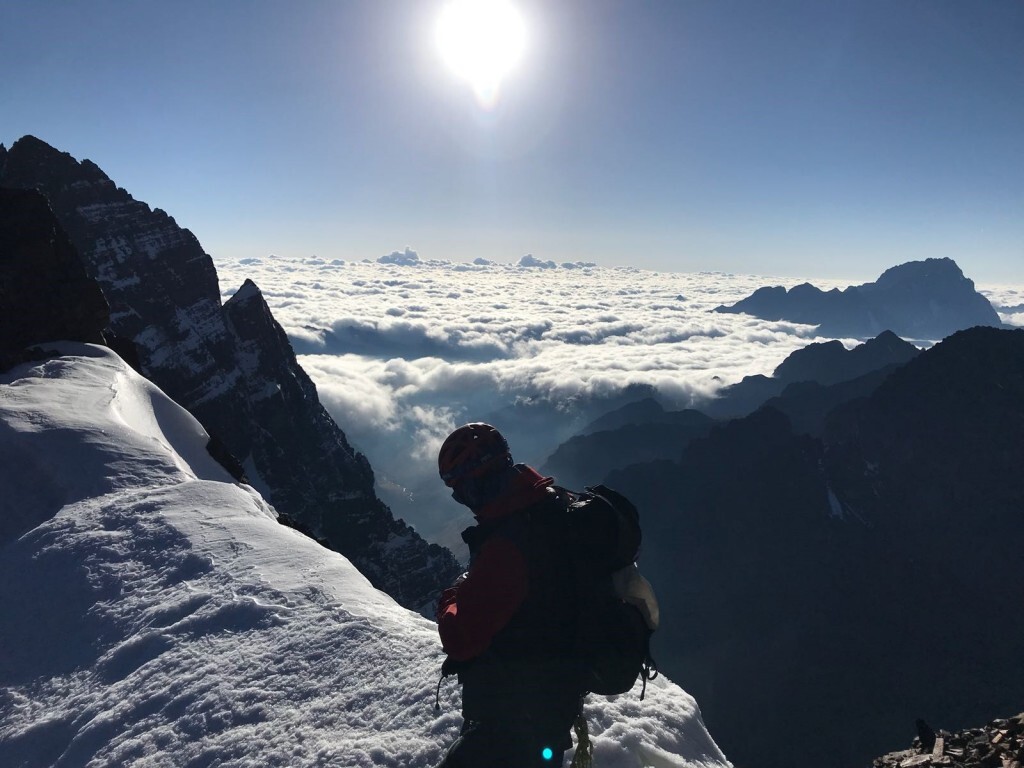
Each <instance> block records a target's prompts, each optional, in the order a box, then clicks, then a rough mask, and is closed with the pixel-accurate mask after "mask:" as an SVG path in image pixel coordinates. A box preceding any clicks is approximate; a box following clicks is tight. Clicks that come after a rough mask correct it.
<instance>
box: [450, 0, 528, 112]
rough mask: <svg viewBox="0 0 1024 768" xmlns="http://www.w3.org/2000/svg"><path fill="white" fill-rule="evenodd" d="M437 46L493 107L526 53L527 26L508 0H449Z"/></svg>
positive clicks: (480, 99) (479, 98) (484, 103)
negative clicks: (509, 75) (506, 81)
mask: <svg viewBox="0 0 1024 768" xmlns="http://www.w3.org/2000/svg"><path fill="white" fill-rule="evenodd" d="M437 46H438V49H439V50H440V52H441V57H442V58H443V59H444V61H445V63H446V64H447V65H448V67H449V69H451V71H452V72H453V73H454V74H455V75H456V76H457V77H459V78H460V79H462V80H465V81H466V82H468V83H469V85H470V86H471V87H472V89H473V92H474V94H476V98H477V101H478V102H479V103H480V105H481V106H482V107H484V108H490V107H493V106H494V105H495V104H496V103H497V100H498V94H499V91H500V88H501V83H502V80H504V79H505V77H506V76H507V75H508V74H509V73H510V72H511V71H512V70H513V69H514V68H515V66H516V65H517V64H518V63H519V60H520V59H521V58H522V56H523V51H524V49H525V48H526V26H525V24H524V23H523V17H522V15H521V14H520V13H519V11H518V10H517V9H516V7H515V6H514V5H512V3H510V2H508V0H449V2H447V3H446V4H445V6H444V8H443V9H442V10H441V15H440V17H439V18H438V22H437Z"/></svg>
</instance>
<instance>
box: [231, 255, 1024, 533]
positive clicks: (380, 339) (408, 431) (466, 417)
mask: <svg viewBox="0 0 1024 768" xmlns="http://www.w3.org/2000/svg"><path fill="white" fill-rule="evenodd" d="M217 268H218V271H219V273H220V281H221V285H222V287H223V288H224V292H225V293H224V295H225V297H227V296H228V295H230V294H231V293H232V292H233V291H234V290H235V288H236V287H237V286H239V285H241V283H242V282H243V281H244V279H245V278H251V279H253V280H254V281H255V282H256V283H257V284H258V285H259V286H260V288H261V289H262V291H263V293H264V296H265V297H266V299H267V302H268V303H269V304H270V307H271V309H272V310H273V312H274V316H275V317H276V318H277V320H278V322H280V323H281V325H282V326H283V327H284V329H285V331H286V332H287V333H288V335H289V336H290V338H291V340H292V344H293V346H294V347H295V349H296V353H297V354H298V355H299V356H300V363H301V364H302V366H303V367H304V368H305V369H306V371H307V372H308V373H309V375H310V376H311V377H312V378H313V380H314V381H315V382H316V384H317V387H318V390H319V393H320V397H321V399H322V400H323V402H324V405H325V406H326V407H327V408H328V410H329V411H330V412H331V413H332V415H334V417H335V418H336V419H337V421H338V423H339V424H340V425H341V427H342V429H344V430H345V431H346V433H347V434H348V435H349V437H350V438H351V439H352V440H353V442H354V443H355V444H356V445H357V446H359V448H360V449H361V450H363V451H364V452H365V453H366V454H367V456H368V458H369V459H370V462H371V463H372V465H373V466H374V469H375V471H376V472H377V475H378V482H379V485H380V487H381V491H382V496H384V497H385V500H387V501H388V502H389V503H391V504H392V506H393V507H395V511H396V513H398V514H400V515H402V516H403V517H406V518H407V519H408V520H409V521H410V522H411V523H413V524H414V525H417V526H418V527H419V528H420V530H421V531H422V532H423V533H424V535H427V536H428V537H431V538H434V539H439V540H442V541H443V542H444V543H447V544H453V542H454V541H455V539H454V538H453V537H452V530H451V528H452V527H453V523H452V518H453V512H454V511H455V510H456V508H455V507H454V505H452V504H451V502H446V501H444V498H443V492H444V489H443V487H441V486H440V483H439V482H438V481H437V479H436V474H435V470H434V456H435V455H436V450H437V447H438V446H439V445H440V441H441V440H442V439H443V438H444V436H445V435H446V434H447V433H448V432H449V431H450V430H451V429H452V428H453V427H455V426H458V425H459V424H461V423H464V422H466V421H473V420H481V419H490V420H494V421H496V422H502V423H498V426H499V427H500V428H502V429H503V431H505V432H506V433H507V434H509V436H510V438H515V440H516V441H514V442H513V448H514V449H517V448H518V451H517V458H521V459H522V460H526V461H529V462H531V463H534V464H541V463H542V462H543V461H544V459H545V458H546V457H547V455H548V453H550V451H551V450H553V449H554V448H555V447H556V446H557V445H558V443H559V442H561V441H562V440H564V439H566V438H567V437H569V436H570V435H571V434H572V432H573V430H574V429H578V428H579V427H581V426H583V423H582V422H583V421H585V420H586V419H587V418H589V417H591V416H592V415H593V414H594V413H595V412H600V409H601V407H602V405H603V404H606V405H607V406H608V407H613V406H614V405H615V404H617V403H618V402H620V400H617V398H620V399H621V397H622V393H623V392H626V391H637V392H641V393H642V392H645V391H654V392H656V393H657V395H658V396H659V397H660V398H661V399H662V401H663V403H664V404H665V405H666V406H667V407H673V408H683V407H687V406H691V405H699V403H700V402H701V400H703V399H705V398H707V397H709V396H712V395H713V394H714V392H715V390H717V389H718V388H719V387H721V386H723V385H725V384H730V383H733V382H735V381H738V380H739V379H741V378H742V377H743V376H746V375H750V374H756V373H765V374H770V373H771V371H772V370H773V369H774V368H775V366H777V365H778V364H779V363H780V362H782V360H783V359H785V357H786V356H787V355H788V354H789V353H791V352H792V351H793V350H795V349H798V348H800V347H803V346H805V345H806V344H807V343H808V341H809V340H810V338H811V336H812V335H813V328H812V327H810V326H803V325H798V324H795V323H788V322H768V321H763V320H759V319H755V318H751V317H747V316H743V315H730V314H720V313H713V312H712V311H711V310H712V309H713V308H714V307H716V306H718V305H720V304H728V303H733V302H735V301H737V300H739V299H741V298H743V297H745V296H747V295H749V294H750V293H751V292H753V291H754V290H755V289H756V288H758V287H761V286H763V285H778V284H782V285H785V286H786V287H791V286H793V285H796V284H798V283H800V282H804V280H803V279H800V278H788V279H785V280H780V279H777V278H769V277H762V276H751V275H733V274H723V273H698V274H677V273H657V272H649V271H643V270H638V269H631V268H601V267H594V266H593V265H590V264H587V263H583V262H577V263H572V264H565V265H561V266H559V265H555V264H554V263H552V262H543V261H541V260H539V259H536V258H534V257H524V258H523V259H522V260H521V261H520V262H519V264H515V265H511V264H494V263H490V262H486V260H483V259H480V260H478V262H477V263H474V264H464V263H448V262H442V261H433V260H423V259H420V257H419V256H418V255H417V254H416V253H415V251H412V250H411V249H408V248H406V249H405V250H404V251H401V252H399V251H396V252H394V253H392V254H390V255H389V256H385V257H382V258H381V259H378V260H377V261H376V262H371V261H364V262H347V263H346V262H339V261H333V262H327V261H324V260H321V259H304V260H296V259H285V258H279V257H273V256H271V257H267V258H263V259H246V260H244V263H243V262H228V261H221V262H218V263H217ZM865 279H871V276H865ZM812 282H814V283H815V284H816V285H818V286H819V287H822V288H824V289H828V288H832V287H839V288H843V287H845V286H846V283H845V282H838V281H831V282H830V281H822V280H813V281H812ZM1015 291H1016V289H1014V288H1000V289H998V291H997V292H996V293H993V295H992V298H993V303H997V302H1001V303H1002V305H1003V306H1007V307H1011V306H1014V305H1016V304H1019V303H1020V302H1021V301H1024V299H1021V298H1020V295H1019V294H1017V293H1015ZM1011 314H1012V313H1009V312H1008V313H1007V314H1006V315H1005V316H1004V319H1010V316H1011ZM850 343H852V342H850ZM628 388H632V389H631V390H629V389H628ZM597 479H599V478H595V481H596V480H597ZM456 517H458V516H457V515H456ZM463 519H464V518H463Z"/></svg>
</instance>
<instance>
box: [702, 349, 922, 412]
mask: <svg viewBox="0 0 1024 768" xmlns="http://www.w3.org/2000/svg"><path fill="white" fill-rule="evenodd" d="M918 352H920V350H919V349H918V348H917V347H915V346H914V345H913V344H911V343H909V342H907V341H904V340H903V339H901V338H900V337H899V336H897V335H896V334H894V333H893V332H892V331H884V332H883V333H880V334H879V335H878V336H877V337H876V338H873V339H868V340H867V341H866V342H864V343H863V344H859V345H857V346H856V347H854V348H853V349H846V347H844V346H843V343H842V342H840V341H826V342H820V343H814V344H808V345H807V346H806V347H804V348H803V349H798V350H796V351H795V352H793V353H792V354H790V355H789V357H787V358H786V359H785V360H783V361H782V363H780V364H779V366H778V367H777V368H776V369H775V371H774V372H773V373H772V375H771V376H761V375H757V376H746V377H744V379H743V381H741V382H739V383H737V384H733V385H732V386H730V387H726V388H725V389H723V390H722V391H721V392H720V393H719V395H718V397H717V398H716V399H715V400H712V401H711V402H709V403H707V404H706V405H704V406H702V408H703V409H704V410H705V411H707V413H709V414H710V415H712V416H714V417H716V418H735V417H737V416H746V415H748V414H750V413H753V412H754V411H755V410H756V409H757V408H759V407H761V406H762V405H763V404H764V403H766V402H768V401H769V400H771V398H775V397H779V396H781V395H783V393H784V392H785V391H786V389H787V387H791V386H793V385H806V384H807V383H811V384H814V385H818V387H819V388H820V387H829V386H831V385H835V384H839V383H842V382H850V381H854V380H856V379H860V378H862V377H867V376H868V375H869V374H872V373H874V372H876V371H880V370H883V369H887V368H889V367H890V366H898V365H902V364H903V363H906V362H908V361H910V360H912V359H913V358H914V357H915V356H916V355H917V354H918ZM865 381H867V380H865ZM804 389H805V390H806V386H804ZM847 389H850V394H851V395H853V394H855V393H856V392H860V393H861V394H862V395H867V394H869V393H870V389H868V390H866V391H863V387H862V388H860V389H857V388H852V389H851V388H847ZM798 392H799V389H793V390H791V391H790V398H789V399H790V400H792V399H794V397H795V396H797V394H798ZM838 392H841V390H835V391H833V395H835V394H836V393H838ZM800 394H803V393H800ZM847 399H848V398H847ZM838 402H841V400H840V401H836V402H835V404H838ZM783 410H785V409H783Z"/></svg>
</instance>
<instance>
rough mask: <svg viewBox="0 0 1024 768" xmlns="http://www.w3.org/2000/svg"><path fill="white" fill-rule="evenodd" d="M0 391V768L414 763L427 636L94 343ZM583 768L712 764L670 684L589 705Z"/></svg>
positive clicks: (431, 637)
mask: <svg viewBox="0 0 1024 768" xmlns="http://www.w3.org/2000/svg"><path fill="white" fill-rule="evenodd" d="M57 346H58V347H59V349H60V350H61V352H62V353H63V356H62V357H59V358H54V359H51V360H48V361H45V362H41V363H37V364H30V365H24V366H21V367H19V368H16V369H14V370H12V371H10V372H8V373H6V374H3V375H2V376H0V466H2V467H3V470H2V472H0V763H2V764H3V765H4V766H51V765H53V766H113V765H118V766H120V765H146V766H186V767H188V768H199V767H200V766H214V765H216V766H307V765H310V766H311V765H323V766H327V765H330V766H393V767H394V768H417V767H422V768H428V767H429V766H433V765H435V764H436V763H437V762H438V761H439V760H440V759H441V756H442V754H443V749H444V747H445V745H447V744H449V743H450V742H451V741H452V740H453V739H454V737H455V735H456V732H457V728H458V726H459V724H460V721H461V718H460V717H459V714H458V711H459V708H458V688H457V686H456V685H455V684H454V683H453V682H451V681H446V684H445V685H444V686H443V687H442V689H441V712H440V713H436V712H435V711H434V708H433V703H434V688H435V685H436V683H437V679H438V677H437V676H438V671H439V669H440V664H441V653H440V648H439V643H438V640H437V635H436V631H435V628H434V626H433V624H431V623H430V622H429V621H427V620H425V619H423V618H422V617H420V616H418V615H416V614H414V613H411V612H409V611H407V610H405V609H403V608H401V607H400V606H398V604H397V603H395V602H394V601H393V600H392V599H391V598H390V597H388V596H387V595H385V594H384V593H382V592H379V591H377V590H376V589H374V588H373V587H372V586H371V585H370V584H369V582H368V581H367V580H366V579H365V578H364V577H363V576H362V575H361V574H360V573H359V572H358V571H356V569H355V568H354V567H353V566H352V565H351V564H350V563H349V562H348V561H347V560H345V559H344V558H343V557H341V556H340V555H338V554H336V553H334V552H331V551H328V550H325V549H323V548H321V547H320V546H319V545H317V544H316V543H314V542H313V541H311V540H309V539H307V538H305V537H303V536H301V535H300V534H298V533H296V532H295V531H293V530H291V529H288V528H285V527H284V526H281V525H278V524H277V522H276V520H275V513H274V511H273V509H272V508H270V507H269V506H268V505H267V504H266V503H265V502H264V501H263V499H262V498H261V497H260V496H259V495H258V494H257V493H256V492H255V491H254V490H253V489H252V488H250V487H248V486H244V485H239V484H237V483H234V482H233V481H232V480H231V478H230V477H229V476H228V474H227V473H226V472H225V471H224V470H223V469H222V468H221V467H220V466H219V465H218V464H216V463H215V462H214V461H213V460H212V459H211V458H210V457H209V456H208V455H207V453H206V451H205V444H206V441H207V435H206V433H205V432H204V431H203V429H202V427H200V426H199V424H198V422H196V421H195V420H194V419H193V418H192V417H191V416H190V415H189V414H188V413H187V412H186V411H184V410H182V409H181V408H179V407H178V406H177V405H175V404H174V403H173V402H172V401H170V400H169V399H168V398H166V397H165V396H164V395H163V393H162V392H160V390H158V389H157V388H156V387H154V386H153V385H152V384H150V383H149V382H148V381H146V380H145V379H143V378H141V377H140V376H138V375H137V374H135V373H134V372H133V371H132V370H131V369H130V368H128V366H127V365H125V364H124V363H123V362H122V361H121V359H120V358H118V357H117V356H116V355H115V354H113V353H112V352H110V351H109V350H107V349H105V348H102V347H96V346H90V345H84V344H71V343H62V344H59V345H57ZM587 711H588V714H589V719H590V722H591V729H592V732H595V733H596V734H597V736H596V738H595V746H596V750H595V753H596V754H595V766H597V768H627V767H628V768H639V767H640V766H654V767H656V768H669V767H675V766H678V767H680V768H684V767H694V768H696V766H726V765H728V763H727V761H726V760H725V758H724V756H723V755H722V753H721V752H720V751H719V749H718V748H717V746H716V745H715V744H714V742H713V741H712V740H711V738H710V736H709V735H708V734H707V732H706V731H705V729H704V726H703V723H702V722H701V720H700V716H699V713H698V711H697V707H696V705H695V703H694V701H693V699H692V698H691V697H690V696H689V695H687V694H686V693H685V692H683V691H682V690H680V689H679V688H678V687H677V686H675V685H674V684H672V683H670V682H668V681H665V680H664V679H659V680H656V681H655V682H654V683H652V684H651V685H649V686H648V693H647V699H646V700H645V701H644V702H640V701H639V698H638V694H637V692H636V691H634V692H632V693H631V694H628V695H625V696H621V697H617V698H615V699H614V700H605V699H599V700H597V701H594V702H590V703H589V704H588V709H587Z"/></svg>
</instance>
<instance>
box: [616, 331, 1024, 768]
mask: <svg viewBox="0 0 1024 768" xmlns="http://www.w3.org/2000/svg"><path fill="white" fill-rule="evenodd" d="M833 386H844V385H843V384H840V385H833ZM1022 434H1024V330H1001V329H995V328H984V327H981V328H972V329H969V330H966V331H961V332H958V333H956V334H954V335H952V336H950V337H948V338H947V339H945V340H944V341H942V342H941V343H939V344H937V345H935V346H934V347H932V348H931V349H928V350H926V351H924V352H921V353H920V354H918V355H916V356H915V357H914V358H913V359H912V360H910V361H909V362H907V363H906V364H904V365H903V366H900V367H898V368H895V369H894V370H893V371H891V372H889V373H888V374H887V376H886V377H885V378H884V381H882V382H880V383H876V386H875V388H874V391H873V392H871V393H869V394H867V395H866V396H863V397H861V398H858V399H856V400H853V401H850V402H847V403H845V404H842V405H839V406H837V407H834V408H832V409H831V411H830V412H829V413H828V414H827V416H826V417H825V418H824V428H823V429H822V430H821V432H820V434H819V435H817V436H812V435H807V434H798V433H797V432H796V431H795V430H794V429H793V426H792V424H791V423H790V421H789V419H788V418H787V417H786V415H785V414H784V413H782V412H781V411H779V410H777V409H775V408H772V407H764V408H762V409H760V410H758V411H756V412H755V413H754V414H752V415H750V416H748V417H746V418H743V419H739V420H735V421H732V422H729V423H728V424H725V425H722V426H720V427H717V428H715V429H714V430H712V432H711V433H710V434H709V435H708V437H706V438H698V439H695V440H693V441H691V442H690V444H689V446H688V447H687V448H686V449H685V450H684V451H683V454H682V457H681V459H680V460H677V461H661V462H655V463H650V464H646V465H638V466H632V467H629V468H628V469H626V470H622V471H619V472H615V473H612V474H611V475H610V476H609V477H608V478H607V482H608V484H609V485H611V486H612V487H615V488H616V489H617V490H620V491H622V492H623V493H625V494H626V495H627V496H629V497H630V498H631V499H632V500H633V501H634V502H635V503H636V504H637V507H638V508H639V509H640V511H641V515H642V519H643V521H644V552H643V555H642V567H643V570H644V573H645V575H646V576H648V578H649V579H650V580H651V582H652V584H654V586H655V589H658V594H659V600H660V602H661V608H662V617H663V619H662V626H661V628H660V629H659V631H658V633H656V634H655V636H654V650H655V657H656V658H657V659H658V661H659V663H660V665H661V668H662V669H663V670H664V671H665V672H666V673H667V674H668V675H669V676H670V677H672V679H674V680H679V681H680V683H681V684H682V685H683V686H684V687H686V689H687V690H688V691H690V692H692V693H693V694H694V695H695V696H696V698H697V699H698V700H699V701H700V702H701V710H702V712H703V715H704V719H705V721H706V722H707V723H708V726H709V728H711V729H713V730H714V731H715V735H716V739H718V740H719V742H720V743H721V744H722V746H723V749H724V750H725V751H726V752H727V753H728V754H729V755H730V757H731V758H732V759H733V761H734V762H735V763H736V764H737V765H757V766H759V767H761V768H805V767H806V768H811V767H812V766H814V767H816V766H820V765H840V764H845V765H858V764H864V765H866V764H868V763H869V762H870V759H871V758H872V757H873V756H874V755H877V754H879V753H881V752H882V751H884V750H885V749H886V748H889V745H892V744H898V743H899V739H900V737H899V724H900V723H901V722H905V720H906V715H905V713H906V712H907V711H908V710H909V711H911V712H914V713H917V714H920V715H921V716H923V717H924V718H926V719H927V720H929V721H930V722H979V721H984V720H986V719H988V718H990V717H992V716H994V715H995V714H997V713H999V712H1006V711H1013V709H1012V708H1014V707H1019V704H1020V692H1021V690H1024V667H1022V666H1021V664H1020V663H1019V656H1020V638H1021V637H1022V636H1024V614H1021V612H1020V611H1019V610H1017V609H1016V606H1018V605H1021V604H1024V583H1022V581H1021V579H1020V573H1021V572H1022V569H1024V556H1022V554H1021V553H1022V552H1024V517H1022V515H1021V510H1024V473H1022V472H1021V471H1020V467H1021V466H1024V441H1022V440H1021V435H1022ZM661 585H668V587H667V588H663V587H662V586H661ZM797 725H798V727H799V738H793V739H782V740H780V739H778V738H777V734H778V733H792V732H793V729H794V727H796V726H797Z"/></svg>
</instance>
